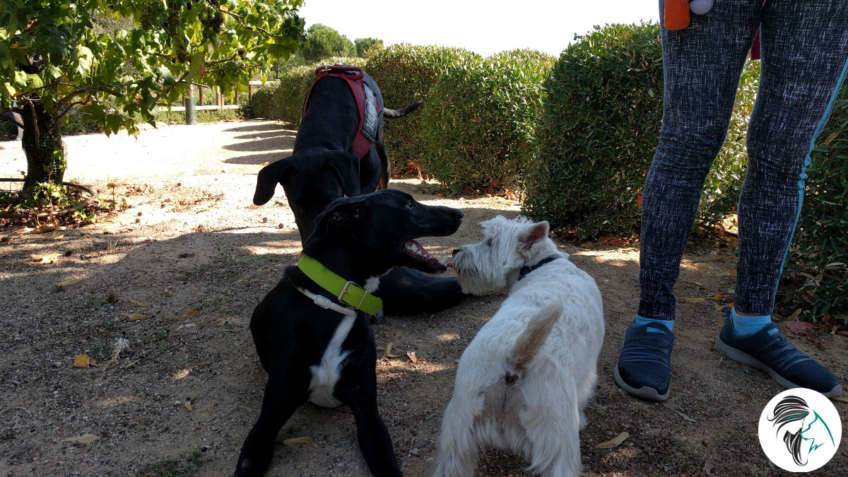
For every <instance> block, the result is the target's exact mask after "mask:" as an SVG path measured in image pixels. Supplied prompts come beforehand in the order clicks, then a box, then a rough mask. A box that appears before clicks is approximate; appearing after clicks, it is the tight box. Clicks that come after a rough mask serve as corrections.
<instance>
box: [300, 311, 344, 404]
mask: <svg viewBox="0 0 848 477" xmlns="http://www.w3.org/2000/svg"><path fill="white" fill-rule="evenodd" d="M351 311H352V310H351ZM354 321H356V313H353V314H345V317H344V318H342V321H341V323H339V326H338V327H336V331H335V332H334V333H333V338H332V339H331V340H330V342H329V343H328V344H327V349H325V350H324V354H323V355H322V356H321V363H320V364H319V365H318V366H312V367H310V368H309V370H310V371H311V372H312V380H311V381H310V382H309V401H310V402H312V403H313V404H315V405H317V406H321V407H338V406H340V405H341V402H339V401H338V399H336V398H335V397H334V396H333V390H334V389H335V388H336V383H337V382H338V381H339V377H341V373H342V363H343V362H344V360H345V358H347V356H348V354H349V352H347V351H345V350H343V349H342V343H344V341H345V339H346V338H347V335H348V333H350V329H351V328H352V327H353V322H354Z"/></svg>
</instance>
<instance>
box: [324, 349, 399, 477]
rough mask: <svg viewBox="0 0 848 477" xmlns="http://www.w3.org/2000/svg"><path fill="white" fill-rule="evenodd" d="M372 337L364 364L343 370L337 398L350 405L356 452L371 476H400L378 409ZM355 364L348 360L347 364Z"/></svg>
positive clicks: (387, 432)
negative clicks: (354, 426)
mask: <svg viewBox="0 0 848 477" xmlns="http://www.w3.org/2000/svg"><path fill="white" fill-rule="evenodd" d="M374 346H375V345H374V341H373V338H371V343H370V351H366V353H368V354H369V355H370V356H367V357H366V359H365V362H363V363H362V364H361V366H359V367H357V368H350V369H345V371H346V374H345V375H344V376H342V379H340V380H339V383H338V384H337V385H336V397H337V398H338V399H339V400H340V401H341V402H343V403H345V404H347V405H348V406H350V410H351V412H353V417H354V419H355V421H356V435H357V438H358V440H359V449H360V450H361V451H362V457H363V458H365V463H366V464H368V468H369V469H370V470H371V473H372V474H373V475H375V476H377V477H397V476H401V475H403V474H402V473H401V471H400V466H399V465H398V462H397V459H396V458H395V451H394V447H393V446H392V438H391V436H390V435H389V431H388V429H386V425H385V424H383V420H382V418H380V412H379V410H378V409H377V374H376V373H377V371H376V364H377V356H376V351H375V349H374ZM354 361H356V358H354V357H351V359H350V362H354Z"/></svg>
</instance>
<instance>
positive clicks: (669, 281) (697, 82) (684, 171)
mask: <svg viewBox="0 0 848 477" xmlns="http://www.w3.org/2000/svg"><path fill="white" fill-rule="evenodd" d="M759 4H760V2H759V1H758V0H725V1H722V2H717V3H716V5H715V7H714V8H713V9H712V10H711V11H710V12H709V13H708V14H706V15H695V16H693V17H692V22H691V25H690V27H689V28H687V29H685V30H682V31H665V30H664V31H663V32H662V43H663V70H664V85H665V86H664V89H665V91H664V95H663V122H662V129H661V133H660V141H659V145H658V146H657V151H656V154H655V155H654V159H653V162H652V163H651V167H650V170H649V171H648V176H647V178H646V181H645V186H644V190H643V199H644V202H643V211H642V232H641V250H640V273H639V279H640V285H641V297H640V303H639V312H638V315H637V317H636V320H634V323H633V325H631V327H630V329H629V330H628V332H627V335H626V337H625V343H624V347H623V349H622V353H621V356H620V358H619V362H618V366H616V369H615V379H616V383H618V385H619V386H621V387H622V388H624V389H625V390H626V391H627V392H629V393H630V394H633V395H636V396H639V397H643V398H646V399H655V400H663V399H666V398H667V397H668V385H669V381H670V376H671V367H670V366H671V365H670V360H671V347H672V345H673V342H674V340H673V335H672V333H671V328H672V326H671V325H672V322H671V321H670V320H673V319H674V314H675V299H674V294H673V293H672V289H673V288H674V283H675V281H676V280H677V276H678V273H679V268H680V258H681V256H682V254H683V249H684V247H685V245H686V240H687V238H688V236H689V231H690V229H691V228H692V223H693V221H694V218H695V214H696V212H697V209H698V202H699V200H700V197H701V190H702V188H703V185H704V179H705V178H706V175H707V172H708V171H709V168H710V165H711V164H712V161H713V159H714V158H715V156H716V155H717V154H718V152H719V150H720V149H721V146H722V144H723V142H724V138H725V135H726V133H727V127H728V124H729V121H730V114H731V112H732V110H733V102H734V99H735V97H736V90H737V87H738V84H739V75H740V73H741V71H742V67H743V66H744V63H745V57H746V55H747V53H748V50H749V49H750V46H751V41H752V40H753V37H754V25H755V23H756V19H757V16H758V14H759V10H760V7H759ZM662 7H663V2H662V1H661V2H660V11H661V12H662Z"/></svg>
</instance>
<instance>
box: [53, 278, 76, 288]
mask: <svg viewBox="0 0 848 477" xmlns="http://www.w3.org/2000/svg"><path fill="white" fill-rule="evenodd" d="M81 282H82V279H81V278H78V277H68V278H65V279H64V280H62V281H61V282H59V283H57V284H56V288H57V289H59V290H64V289H65V288H68V287H72V286H74V285H77V284H79V283H81Z"/></svg>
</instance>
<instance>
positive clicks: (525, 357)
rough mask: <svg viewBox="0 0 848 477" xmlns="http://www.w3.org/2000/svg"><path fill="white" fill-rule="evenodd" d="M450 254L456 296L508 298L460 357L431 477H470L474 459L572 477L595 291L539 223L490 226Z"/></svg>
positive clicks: (592, 376) (592, 375) (591, 355)
mask: <svg viewBox="0 0 848 477" xmlns="http://www.w3.org/2000/svg"><path fill="white" fill-rule="evenodd" d="M482 226H483V234H484V239H483V241H481V242H479V243H476V244H471V245H465V246H463V247H461V248H460V249H458V250H456V251H454V258H453V267H454V268H455V269H456V271H457V274H458V276H459V283H460V284H461V285H462V289H463V291H465V292H466V293H472V294H475V295H479V294H486V293H491V292H495V291H499V290H503V289H506V288H507V287H509V296H508V297H507V298H506V300H505V301H504V303H503V304H502V305H501V307H500V309H499V310H498V312H497V313H496V314H495V316H493V317H492V319H491V320H489V322H488V323H486V324H485V325H484V326H483V328H482V329H480V332H479V333H477V336H476V337H474V340H473V341H472V342H471V344H470V345H469V346H468V348H466V350H465V352H464V353H462V359H461V360H460V361H459V368H458V369H457V373H456V385H455V387H454V391H453V397H452V398H451V401H450V404H448V407H447V410H446V411H445V415H444V418H443V419H442V434H441V438H440V442H439V457H438V463H437V469H436V475H437V476H438V477H448V476H450V477H453V476H463V477H464V476H468V477H470V476H473V475H474V470H475V468H476V465H477V455H478V452H479V451H480V450H481V449H482V448H484V447H486V446H493V447H497V448H501V449H509V450H512V451H514V452H517V453H520V454H522V455H523V456H524V457H525V458H526V459H527V460H528V461H530V467H529V470H530V471H531V472H534V473H537V474H541V475H544V476H556V477H564V476H575V475H578V474H579V473H580V469H581V464H580V429H582V428H583V426H584V425H585V416H583V408H584V407H585V406H586V403H587V402H588V401H589V399H590V398H591V396H592V393H593V392H594V389H595V384H596V381H597V372H596V368H597V361H598V354H599V353H600V351H601V344H602V342H603V339H604V317H603V305H602V304H601V293H600V291H599V290H598V287H597V285H596V284H595V281H594V280H593V279H592V277H590V276H589V275H588V274H587V273H586V272H584V271H582V270H580V269H579V268H577V267H576V266H575V265H574V264H573V263H571V261H569V259H568V254H566V253H563V252H561V251H559V250H558V249H557V247H556V245H555V244H554V242H553V241H552V240H551V239H550V238H548V231H549V226H548V223H547V222H538V223H533V222H531V221H529V220H527V219H525V218H518V219H515V220H508V219H506V218H504V217H501V216H498V217H495V218H494V219H491V220H487V221H485V222H483V223H482Z"/></svg>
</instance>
